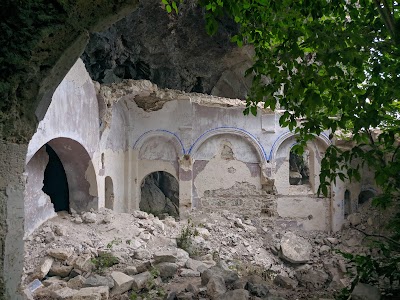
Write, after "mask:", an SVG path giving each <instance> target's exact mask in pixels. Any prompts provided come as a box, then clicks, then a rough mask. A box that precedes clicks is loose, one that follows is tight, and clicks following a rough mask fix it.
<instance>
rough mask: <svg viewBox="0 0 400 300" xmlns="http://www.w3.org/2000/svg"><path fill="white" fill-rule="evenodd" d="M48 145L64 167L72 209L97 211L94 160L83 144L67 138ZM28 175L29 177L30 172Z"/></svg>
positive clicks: (49, 142)
mask: <svg viewBox="0 0 400 300" xmlns="http://www.w3.org/2000/svg"><path fill="white" fill-rule="evenodd" d="M46 144H48V145H49V146H50V147H51V148H52V149H53V150H54V152H55V153H56V154H57V156H58V157H59V159H60V161H61V163H62V165H63V167H64V170H65V174H66V177H67V181H68V190H69V202H70V208H71V209H74V210H75V211H77V212H81V211H86V210H89V209H90V208H94V209H97V208H98V190H97V180H96V173H95V169H94V165H93V163H92V159H91V157H90V155H89V153H88V152H87V150H86V149H85V147H84V146H83V145H82V144H81V143H79V142H77V141H75V140H73V139H71V138H65V137H59V138H54V139H52V140H50V141H48V142H47V143H46ZM42 149H43V147H41V148H40V149H39V151H43V150H42ZM39 151H38V152H39ZM35 155H36V154H35ZM31 161H32V159H30V160H29V161H28V163H27V167H28V166H30V164H31ZM27 173H28V177H29V170H27ZM28 180H29V179H28ZM26 205H27V204H26ZM32 217H34V216H32ZM26 218H27V219H29V218H30V216H26Z"/></svg>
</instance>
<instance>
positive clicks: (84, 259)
mask: <svg viewBox="0 0 400 300" xmlns="http://www.w3.org/2000/svg"><path fill="white" fill-rule="evenodd" d="M91 259H92V257H91V256H90V255H88V254H83V255H81V256H79V257H78V258H77V259H76V261H75V263H74V268H75V269H78V270H81V271H84V272H89V271H91V270H92V268H93V263H92V261H91Z"/></svg>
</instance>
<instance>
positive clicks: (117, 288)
mask: <svg viewBox="0 0 400 300" xmlns="http://www.w3.org/2000/svg"><path fill="white" fill-rule="evenodd" d="M149 274H150V273H149ZM111 278H112V279H113V280H114V287H113V289H112V290H111V292H112V294H113V295H120V294H123V293H125V292H126V291H129V290H130V289H131V288H132V283H133V282H134V278H133V277H131V276H128V275H126V274H124V273H122V272H117V271H114V272H112V273H111Z"/></svg>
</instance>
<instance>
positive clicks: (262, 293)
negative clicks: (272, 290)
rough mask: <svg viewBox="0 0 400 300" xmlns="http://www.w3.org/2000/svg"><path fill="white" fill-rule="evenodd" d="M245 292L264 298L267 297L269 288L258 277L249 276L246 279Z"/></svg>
mask: <svg viewBox="0 0 400 300" xmlns="http://www.w3.org/2000/svg"><path fill="white" fill-rule="evenodd" d="M247 290H248V291H249V292H250V294H252V295H254V296H257V297H260V298H265V297H266V296H268V295H269V288H268V285H267V282H266V281H264V280H263V279H262V277H260V276H258V275H251V276H248V277H247Z"/></svg>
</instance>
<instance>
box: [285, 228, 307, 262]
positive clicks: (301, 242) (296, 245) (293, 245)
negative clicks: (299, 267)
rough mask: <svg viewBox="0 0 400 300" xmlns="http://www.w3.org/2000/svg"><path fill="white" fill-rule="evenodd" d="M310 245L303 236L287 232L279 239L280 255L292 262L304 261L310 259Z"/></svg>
mask: <svg viewBox="0 0 400 300" xmlns="http://www.w3.org/2000/svg"><path fill="white" fill-rule="evenodd" d="M311 250H312V246H311V244H310V243H309V242H308V241H307V240H306V239H304V238H302V237H299V236H298V235H296V234H294V233H292V232H287V233H285V234H284V235H283V236H282V239H281V253H280V254H281V257H282V258H283V259H284V260H286V261H288V262H291V263H294V264H302V263H306V262H308V261H309V260H310V255H311Z"/></svg>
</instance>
